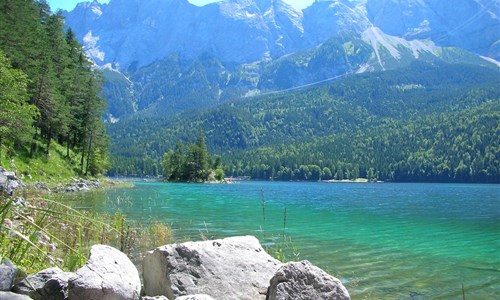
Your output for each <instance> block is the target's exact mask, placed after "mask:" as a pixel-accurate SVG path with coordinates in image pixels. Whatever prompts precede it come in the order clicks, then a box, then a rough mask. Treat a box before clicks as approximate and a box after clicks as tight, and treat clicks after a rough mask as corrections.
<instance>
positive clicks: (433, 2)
mask: <svg viewBox="0 0 500 300" xmlns="http://www.w3.org/2000/svg"><path fill="white" fill-rule="evenodd" d="M366 10H367V15H368V17H369V18H370V21H371V22H372V23H373V24H374V25H375V26H377V27H379V28H380V29H382V30H383V31H384V32H385V33H388V34H391V35H396V36H401V37H404V38H406V39H408V40H412V39H429V38H430V39H432V40H433V41H435V43H436V44H438V45H440V46H453V47H460V48H464V49H467V50H469V51H472V52H475V53H479V54H481V55H487V56H490V57H492V58H494V59H496V60H498V59H500V52H498V51H497V50H498V48H496V47H497V46H498V35H499V32H500V14H499V12H500V2H498V1H488V0H454V1H442V0H427V1H419V0H406V1H399V0H388V1H378V0H368V1H367V4H366Z"/></svg>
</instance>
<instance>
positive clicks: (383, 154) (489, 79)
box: [109, 62, 500, 182]
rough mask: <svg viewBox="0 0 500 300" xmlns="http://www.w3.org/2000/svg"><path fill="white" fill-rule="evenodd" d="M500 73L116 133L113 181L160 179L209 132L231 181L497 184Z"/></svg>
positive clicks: (369, 80) (237, 106)
mask: <svg viewBox="0 0 500 300" xmlns="http://www.w3.org/2000/svg"><path fill="white" fill-rule="evenodd" d="M499 84H500V79H499V76H498V70H497V69H490V68H485V67H480V66H474V65H464V64H447V63H443V62H435V63H423V62H414V63H412V64H411V65H409V66H408V67H406V68H402V69H398V70H393V71H386V72H377V73H370V74H359V75H352V76H350V77H346V78H344V79H342V80H338V81H335V82H332V83H329V84H325V85H323V86H320V87H316V88H310V89H306V90H302V91H295V92H286V93H276V94H271V95H267V96H262V97H258V98H246V99H244V100H240V101H235V102H232V103H228V104H225V105H221V106H219V107H218V108H216V109H211V110H206V111H202V112H190V113H189V112H188V113H184V114H180V115H177V116H175V117H166V118H152V119H146V118H141V117H139V116H135V117H133V118H131V119H128V120H124V121H123V122H120V123H119V124H115V125H111V126H110V128H109V132H110V134H111V136H113V143H112V144H113V146H112V148H111V149H112V150H111V151H112V153H113V164H114V167H113V169H112V170H111V174H112V175H140V176H143V175H158V174H160V173H161V172H160V170H161V167H160V166H159V163H160V158H161V156H162V155H163V153H165V152H167V150H168V149H171V148H173V145H174V144H175V143H176V142H177V141H182V142H186V141H189V140H190V139H191V138H192V137H193V136H196V132H197V130H199V128H202V129H203V130H204V131H205V133H206V136H207V144H208V148H209V150H210V151H211V152H212V153H215V154H217V155H220V156H222V158H223V160H224V165H225V167H226V170H225V172H226V175H229V176H231V175H233V176H238V175H249V176H251V177H252V178H256V179H270V178H273V179H280V180H319V179H354V178H357V177H366V178H370V179H378V180H387V181H441V182H499V180H500V179H499V178H500V170H499V168H500V167H499V166H500V138H499V136H500V135H499V133H500V125H499V124H500V123H499V120H500V104H499V99H500V91H498V88H497V86H498V85H499Z"/></svg>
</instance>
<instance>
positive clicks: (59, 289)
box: [12, 268, 75, 300]
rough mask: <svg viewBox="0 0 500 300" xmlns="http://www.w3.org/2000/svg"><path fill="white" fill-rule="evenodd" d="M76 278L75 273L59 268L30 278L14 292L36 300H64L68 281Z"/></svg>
mask: <svg viewBox="0 0 500 300" xmlns="http://www.w3.org/2000/svg"><path fill="white" fill-rule="evenodd" d="M74 276H75V274H74V273H70V272H64V271H62V270H61V269H59V268H49V269H45V270H43V271H40V272H38V273H36V274H33V275H30V276H28V277H27V278H26V279H24V280H23V281H21V282H19V283H18V284H16V285H15V286H14V288H13V289H12V291H14V292H16V293H18V294H24V295H28V296H30V297H31V298H32V299H35V300H64V299H66V298H67V288H68V281H69V280H70V279H71V278H73V277H74Z"/></svg>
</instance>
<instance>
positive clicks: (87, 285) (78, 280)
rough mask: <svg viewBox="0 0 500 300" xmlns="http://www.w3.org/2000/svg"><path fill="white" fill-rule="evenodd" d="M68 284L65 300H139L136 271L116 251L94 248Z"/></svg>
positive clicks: (126, 259) (106, 247) (121, 254)
mask: <svg viewBox="0 0 500 300" xmlns="http://www.w3.org/2000/svg"><path fill="white" fill-rule="evenodd" d="M75 275H76V276H75V277H73V278H72V279H71V280H70V281H69V284H68V299H69V300H77V299H86V300H111V299H112V300H135V299H137V300H138V299H140V295H141V280H140V278H139V272H138V271H137V269H136V268H135V266H134V264H133V263H132V262H131V261H130V259H129V258H128V257H127V256H126V255H125V254H124V253H122V252H120V251H118V250H117V249H115V248H113V247H110V246H105V245H95V246H92V248H91V249H90V258H89V260H88V261H87V263H86V264H85V266H83V267H82V268H80V269H78V270H77V271H76V273H75Z"/></svg>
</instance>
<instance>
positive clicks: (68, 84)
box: [0, 0, 108, 177]
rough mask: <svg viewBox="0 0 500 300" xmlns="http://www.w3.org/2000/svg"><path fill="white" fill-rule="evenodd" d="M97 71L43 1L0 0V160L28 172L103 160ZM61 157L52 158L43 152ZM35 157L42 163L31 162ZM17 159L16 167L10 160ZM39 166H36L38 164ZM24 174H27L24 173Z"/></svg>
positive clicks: (94, 166) (98, 166) (93, 165)
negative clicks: (56, 161)
mask: <svg viewBox="0 0 500 300" xmlns="http://www.w3.org/2000/svg"><path fill="white" fill-rule="evenodd" d="M101 82H102V81H101V77H100V75H99V73H98V72H96V71H95V70H94V67H93V64H92V63H91V62H90V60H89V59H88V58H87V57H86V55H85V53H84V50H83V48H82V46H81V45H80V44H79V43H78V42H77V40H76V38H75V35H74V34H73V32H72V31H71V29H68V30H66V29H65V28H64V21H63V17H62V15H61V14H52V13H51V11H50V8H49V6H48V5H47V3H46V2H45V1H34V0H8V1H1V2H0V161H1V162H2V164H3V165H4V166H5V167H7V168H18V169H17V171H21V172H23V173H26V175H27V174H30V173H33V175H39V174H45V173H49V170H47V169H46V168H50V172H52V174H47V175H50V176H54V177H58V176H61V174H60V172H68V168H69V173H70V174H71V172H73V174H74V173H76V172H78V173H80V174H81V175H98V174H101V173H103V172H104V171H105V170H106V168H107V166H108V162H107V159H108V151H107V147H108V139H107V136H106V135H105V128H104V125H103V122H102V114H103V111H104V109H105V100H104V99H102V98H101V97H99V94H100V93H101ZM52 156H58V157H64V162H61V165H57V166H55V165H52V164H51V157H52ZM34 161H37V162H40V161H41V162H42V163H43V164H44V166H43V167H40V166H35V164H34V163H33V162H34ZM16 165H17V167H16ZM39 167H40V169H37V168H39ZM30 175H31V174H30Z"/></svg>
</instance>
